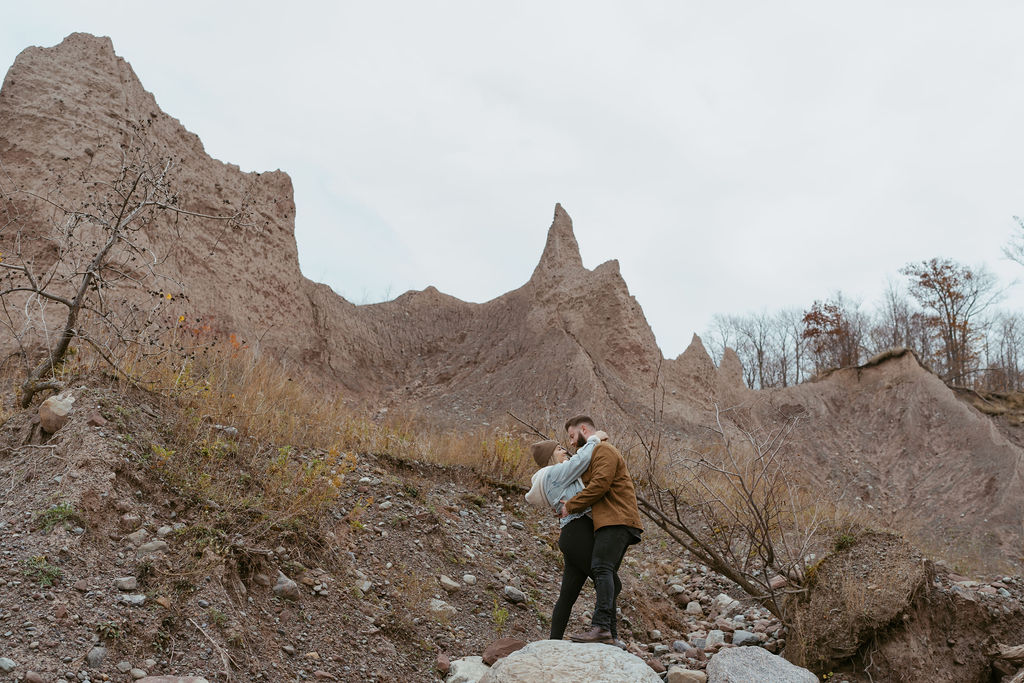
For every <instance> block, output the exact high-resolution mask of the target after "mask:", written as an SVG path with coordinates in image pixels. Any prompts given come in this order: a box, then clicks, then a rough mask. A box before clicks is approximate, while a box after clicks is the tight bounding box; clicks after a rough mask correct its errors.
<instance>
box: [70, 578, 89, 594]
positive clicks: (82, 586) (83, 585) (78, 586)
mask: <svg viewBox="0 0 1024 683" xmlns="http://www.w3.org/2000/svg"><path fill="white" fill-rule="evenodd" d="M72 588H74V589H75V590H76V591H78V592H79V593H85V592H86V591H88V590H89V582H88V581H86V580H85V579H79V580H78V581H75V583H74V585H73V586H72Z"/></svg>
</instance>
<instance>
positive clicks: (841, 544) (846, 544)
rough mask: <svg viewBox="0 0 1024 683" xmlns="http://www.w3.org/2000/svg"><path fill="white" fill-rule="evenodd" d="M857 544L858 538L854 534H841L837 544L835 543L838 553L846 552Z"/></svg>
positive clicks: (837, 537)
mask: <svg viewBox="0 0 1024 683" xmlns="http://www.w3.org/2000/svg"><path fill="white" fill-rule="evenodd" d="M856 542H857V537H856V536H854V535H853V534H839V535H838V536H836V542H835V549H836V552H837V553H838V552H840V551H841V550H846V549H847V548H850V547H852V546H853V544H854V543H856Z"/></svg>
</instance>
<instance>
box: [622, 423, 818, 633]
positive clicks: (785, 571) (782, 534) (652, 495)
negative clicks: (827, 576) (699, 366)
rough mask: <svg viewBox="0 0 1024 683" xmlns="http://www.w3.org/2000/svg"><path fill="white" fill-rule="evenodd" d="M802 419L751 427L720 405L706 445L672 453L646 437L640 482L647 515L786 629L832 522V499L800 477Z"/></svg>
mask: <svg viewBox="0 0 1024 683" xmlns="http://www.w3.org/2000/svg"><path fill="white" fill-rule="evenodd" d="M727 414H728V415H729V416H730V417H731V418H733V420H734V422H733V423H732V424H730V423H727V422H726V417H725V416H726V415H727ZM800 419H801V417H800V416H799V415H792V416H789V417H788V418H782V419H781V421H780V422H779V423H778V424H775V425H772V426H768V427H752V426H747V427H745V428H744V427H740V426H738V425H737V424H736V423H735V422H736V421H739V420H738V415H737V414H736V411H735V410H721V409H719V407H718V406H717V405H716V406H715V413H714V416H713V418H712V422H711V424H710V425H708V427H707V434H706V436H707V438H706V439H704V440H703V442H702V443H701V444H699V445H694V446H691V447H682V448H681V449H680V451H679V452H678V453H675V454H671V455H670V454H666V453H665V452H664V451H663V449H662V448H661V447H660V446H659V444H657V443H655V442H654V441H653V440H652V439H644V438H642V437H641V444H642V445H643V448H644V456H643V463H642V465H641V467H640V476H638V477H637V478H636V480H637V482H638V496H637V501H638V503H639V505H640V510H641V512H643V513H644V514H645V515H646V516H647V517H648V518H649V519H651V521H653V522H654V523H655V524H656V525H657V526H659V527H660V528H661V529H663V530H664V531H665V532H666V533H667V534H668V535H669V536H670V537H671V538H672V539H673V540H674V541H675V542H677V543H678V544H679V545H680V546H682V547H683V548H684V549H686V550H687V551H689V552H690V553H691V554H692V555H693V556H694V557H695V558H696V559H697V560H698V561H700V562H702V563H704V564H705V565H707V567H708V568H709V569H712V570H714V571H716V572H718V573H719V574H721V575H723V576H725V577H726V578H728V579H729V580H731V581H733V582H734V583H735V584H736V585H737V586H739V587H740V588H742V589H743V590H744V591H745V592H746V593H747V594H749V595H750V596H752V597H753V598H754V599H756V600H757V601H758V602H760V603H761V604H763V605H764V606H765V607H766V608H768V609H769V610H770V611H771V612H772V613H773V614H775V615H776V616H777V617H779V618H780V619H781V620H782V621H783V622H784V623H788V615H787V614H786V606H785V601H784V597H785V595H786V594H790V593H797V592H801V591H802V589H801V588H800V587H799V581H792V579H794V578H799V577H801V576H802V574H803V567H804V561H805V558H806V557H807V556H808V554H809V553H810V552H811V551H812V549H817V548H816V544H818V543H820V542H821V541H822V532H823V530H824V526H825V525H826V524H827V523H830V519H831V518H830V514H831V513H830V511H829V509H828V506H827V505H825V504H824V497H818V496H815V495H814V494H813V492H812V490H811V489H810V488H809V487H805V486H802V485H801V484H800V483H799V482H798V479H797V477H796V476H795V473H794V464H793V463H792V462H791V459H792V456H793V452H792V449H791V445H790V441H789V439H790V437H791V436H792V434H793V432H794V430H795V429H796V427H797V424H798V422H799V420H800ZM637 435H638V436H639V433H638V434H637ZM830 540H831V539H830Z"/></svg>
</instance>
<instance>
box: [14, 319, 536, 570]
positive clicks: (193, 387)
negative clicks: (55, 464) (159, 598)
mask: <svg viewBox="0 0 1024 683" xmlns="http://www.w3.org/2000/svg"><path fill="white" fill-rule="evenodd" d="M153 348H156V349H157V352H153V351H152V350H150V351H148V352H142V351H141V350H139V349H136V351H135V353H133V354H129V355H128V356H126V357H124V358H123V359H122V368H121V369H122V370H124V372H123V373H118V374H117V375H116V376H115V381H116V382H117V383H119V384H120V389H121V393H122V394H123V395H129V394H132V393H133V392H136V393H137V391H138V389H139V388H142V389H144V390H145V392H147V394H148V395H150V396H157V397H161V399H162V402H163V403H164V410H162V411H161V415H160V419H161V420H163V421H164V423H165V424H164V425H163V428H162V429H161V430H160V435H159V436H155V435H154V436H151V437H149V438H151V439H152V441H153V443H152V444H151V445H149V447H148V448H147V449H146V452H144V453H143V455H142V457H141V461H142V462H141V464H142V465H143V466H144V467H145V468H146V469H147V470H148V472H149V473H150V475H151V476H152V477H154V478H156V479H157V480H158V481H160V482H162V483H163V485H164V486H166V487H169V488H170V489H171V490H172V491H173V492H174V493H175V495H176V496H178V497H180V498H181V499H183V501H184V502H186V504H188V505H189V506H190V507H193V508H201V509H202V510H203V521H202V523H201V524H200V525H199V526H201V527H202V528H201V529H197V530H194V533H193V534H192V536H193V537H194V538H193V539H192V540H194V541H195V542H196V544H197V545H199V546H201V547H204V548H205V547H211V548H213V549H214V550H215V551H216V552H218V554H225V553H228V552H231V549H232V548H234V547H235V546H238V545H239V543H242V544H243V545H244V546H246V547H253V546H262V547H267V546H269V545H271V544H276V543H279V542H284V543H288V542H289V541H298V542H300V544H301V545H303V546H306V547H308V548H311V549H313V550H320V551H324V550H326V546H327V544H326V543H325V542H324V541H323V536H324V533H325V532H326V530H327V528H328V527H329V526H330V525H331V523H330V522H328V521H327V520H329V518H330V514H329V513H330V512H332V511H334V510H336V509H337V507H338V498H339V495H340V493H341V491H342V490H343V487H344V486H345V485H346V476H347V475H348V474H349V473H350V472H351V471H352V470H353V469H354V467H355V466H356V464H357V463H358V458H359V456H360V454H366V453H373V454H379V455H387V456H390V457H393V458H398V459H407V460H417V461H425V462H434V463H438V464H443V465H462V466H468V467H470V468H472V469H473V470H475V471H476V472H477V473H478V474H479V475H480V476H481V477H482V478H484V479H486V480H492V481H497V482H502V483H509V484H512V485H516V484H521V483H522V482H523V481H528V475H529V473H530V472H531V471H532V467H530V465H532V460H531V459H530V458H529V457H528V454H527V453H526V450H525V446H526V442H525V441H524V440H523V439H522V438H521V437H519V436H518V435H517V434H515V433H512V432H511V431H508V430H505V429H502V428H493V429H476V430H473V431H469V432H459V431H455V430H440V429H437V428H436V427H435V426H433V425H431V422H430V419H429V417H425V416H419V415H412V416H399V415H395V414H391V415H388V416H387V417H386V418H383V417H382V416H381V415H380V414H377V415H376V416H375V417H370V416H369V414H368V412H367V411H362V410H360V409H359V408H358V407H354V406H353V405H352V404H350V403H348V402H346V401H345V400H344V397H343V396H342V395H341V394H339V393H337V392H333V391H331V390H329V389H325V388H323V387H321V386H318V385H317V384H316V383H314V382H313V381H311V380H310V379H309V378H308V377H307V376H305V375H304V374H302V373H301V372H293V371H291V370H290V369H289V368H287V367H286V366H284V365H282V364H281V363H279V362H277V361H276V360H273V359H270V358H267V357H263V356H260V355H258V354H256V353H255V352H253V351H252V350H251V349H249V348H246V346H245V345H244V343H242V342H240V341H239V340H237V339H236V338H235V337H234V336H233V335H232V336H228V337H227V338H215V337H213V336H212V335H210V334H208V333H206V332H202V333H182V332H180V331H175V332H173V333H172V336H171V337H170V338H165V339H163V340H161V342H160V343H159V344H158V345H154V347H153ZM15 374H16V373H15ZM98 374H105V376H106V377H108V378H109V377H110V376H111V373H110V370H109V366H106V365H105V364H103V363H101V362H100V361H99V360H98V359H97V358H96V357H94V356H91V355H90V354H89V353H88V352H78V353H73V354H71V355H70V356H69V357H68V359H67V361H66V362H65V363H63V364H61V365H60V366H59V367H57V368H56V369H55V372H54V379H56V380H58V381H60V382H62V383H63V384H65V385H67V386H70V385H72V384H74V383H78V382H80V381H82V380H83V378H85V377H87V376H92V377H94V378H95V377H96V376H97V375H98ZM126 375H129V376H131V377H132V378H133V379H132V380H128V379H126ZM8 379H9V385H10V386H12V387H14V386H16V385H17V380H18V379H19V378H16V377H13V376H12V377H10V378H8ZM3 405H5V406H9V407H8V410H10V409H12V408H13V402H10V403H8V402H6V401H5V402H4V404H3ZM118 410H126V408H125V407H124V406H122V407H120V408H118ZM128 410H130V408H129V409H128ZM127 422H129V423H130V422H132V421H131V420H130V419H128V420H127ZM125 430H126V431H125V433H126V434H127V435H129V436H135V437H136V438H137V436H138V435H133V434H132V433H131V430H132V427H131V426H127V425H126V426H125ZM238 537H241V538H242V539H243V540H242V541H238Z"/></svg>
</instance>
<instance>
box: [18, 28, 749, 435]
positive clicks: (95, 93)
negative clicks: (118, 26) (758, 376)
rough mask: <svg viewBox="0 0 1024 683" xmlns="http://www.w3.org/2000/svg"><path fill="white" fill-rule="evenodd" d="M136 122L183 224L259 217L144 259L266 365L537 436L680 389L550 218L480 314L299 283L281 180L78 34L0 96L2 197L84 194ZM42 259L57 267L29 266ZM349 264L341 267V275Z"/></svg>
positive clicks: (617, 283) (456, 304)
mask: <svg viewBox="0 0 1024 683" xmlns="http://www.w3.org/2000/svg"><path fill="white" fill-rule="evenodd" d="M139 122H142V124H143V126H144V128H145V129H146V131H147V133H146V135H147V136H148V139H149V141H150V142H152V143H153V144H154V145H155V146H156V147H157V148H159V149H160V150H161V151H162V152H163V155H165V156H167V157H169V158H172V159H174V160H175V176H174V187H175V189H176V190H177V191H178V192H179V194H180V197H181V200H182V201H181V204H182V206H184V207H186V208H187V209H189V210H190V211H194V212H199V213H207V214H223V213H224V211H225V207H226V206H227V207H229V208H234V207H237V206H238V204H239V201H240V198H241V197H242V196H243V195H246V194H248V195H249V197H250V198H251V201H252V205H253V206H254V207H255V209H256V215H255V216H254V217H253V220H252V221H250V223H251V224H252V225H251V226H249V227H247V228H233V229H225V227H224V224H220V223H215V222H210V221H207V222H203V221H192V222H191V223H190V229H189V231H188V232H187V234H185V235H184V236H183V238H182V239H179V238H178V236H177V234H176V232H175V231H174V230H172V229H171V227H170V225H169V220H170V219H168V224H165V225H162V226H159V227H158V228H156V229H153V230H150V231H149V234H148V235H147V237H148V240H149V243H150V244H151V245H152V246H153V249H154V251H155V252H157V253H158V254H160V255H161V256H167V257H168V262H167V266H166V267H167V268H168V269H169V270H171V271H173V272H174V273H175V275H176V277H177V278H178V279H179V280H180V281H181V282H183V283H184V286H185V292H186V293H187V294H188V297H189V299H190V303H191V306H192V308H193V310H192V311H191V315H190V316H189V317H190V318H192V317H193V316H194V317H195V318H198V319H200V320H203V321H205V323H206V324H208V325H210V326H211V327H213V328H214V329H215V330H218V331H220V332H223V333H235V334H236V335H237V336H238V337H240V338H244V339H247V340H250V341H252V340H259V344H260V345H261V348H262V349H265V350H267V351H269V352H271V353H273V354H274V355H276V356H279V357H282V358H286V359H290V360H294V361H298V362H299V363H301V364H302V365H304V366H305V367H307V368H309V369H310V370H313V371H314V372H315V373H316V374H317V375H318V376H320V377H322V378H324V380H325V381H326V382H328V383H331V384H336V385H340V386H341V387H343V388H344V389H346V390H347V395H349V396H350V397H353V398H356V399H360V400H366V401H372V402H385V403H387V404H395V403H401V404H406V405H407V404H409V403H415V404H417V405H422V406H424V407H427V408H433V409H439V410H440V411H441V414H442V415H444V416H449V417H451V418H452V419H453V420H456V421H465V419H466V418H470V419H473V420H475V421H485V420H487V419H490V418H493V417H494V416H496V415H500V414H503V413H504V412H505V411H506V410H507V409H509V408H515V409H517V410H519V411H521V412H525V413H526V414H528V415H530V416H531V417H533V418H543V417H544V416H545V415H546V414H547V411H549V410H551V411H554V412H553V414H554V415H557V416H561V415H563V414H564V413H566V412H569V411H573V410H579V409H582V408H583V407H587V408H588V409H591V410H593V411H594V412H595V413H597V414H599V415H602V416H607V417H613V416H614V417H620V416H625V415H632V414H635V413H636V412H637V411H638V410H641V409H642V408H644V406H646V404H648V403H649V402H650V395H651V391H650V387H651V386H652V385H653V383H654V382H655V381H656V380H657V379H658V373H659V365H661V378H662V381H666V380H667V381H668V383H669V384H670V385H671V386H672V388H673V389H676V390H677V391H678V390H680V389H682V388H683V384H684V383H683V382H682V381H681V380H682V378H684V376H685V375H686V374H687V370H686V368H687V363H686V362H682V361H681V362H680V363H678V364H677V363H675V362H674V361H666V362H664V363H662V361H661V352H660V350H659V349H658V346H657V344H656V342H655V339H654V335H653V333H652V332H651V329H650V327H649V325H648V324H647V321H646V319H645V318H644V315H643V312H642V311H641V309H640V306H639V304H638V303H637V302H636V300H635V299H634V298H633V297H632V296H631V295H630V294H629V291H628V289H627V287H626V283H625V282H624V281H623V279H622V277H621V276H620V274H619V271H618V264H617V263H616V262H615V261H610V262H608V263H605V264H602V265H601V266H599V267H598V268H596V269H595V270H593V271H590V270H587V269H586V268H584V267H583V263H582V260H581V259H580V254H579V248H578V245H577V243H576V238H575V236H574V235H573V230H572V221H571V219H570V218H569V216H568V214H567V213H566V212H565V211H564V210H562V208H561V207H560V206H556V208H555V216H554V221H553V223H552V225H551V229H550V232H549V234H548V239H547V244H546V246H545V248H544V253H543V256H542V257H541V260H540V263H539V264H538V266H537V268H536V270H535V271H534V273H533V276H532V277H531V278H530V280H529V281H528V282H527V283H526V284H525V285H523V286H522V287H521V288H519V289H517V290H515V291H513V292H510V293H508V294H506V295H504V296H501V297H499V298H497V299H494V300H492V301H490V302H487V303H484V304H472V303H467V302H463V301H460V300H458V299H455V298H452V297H449V296H446V295H444V294H442V293H440V292H438V291H437V290H435V289H433V288H428V289H426V290H424V291H421V292H415V291H414V292H408V293H406V294H404V295H402V296H401V297H399V298H397V299H396V300H394V301H390V302H387V303H382V304H376V305H371V306H361V307H357V306H354V305H353V304H351V303H349V302H348V301H346V300H345V299H343V298H341V297H339V296H337V295H336V294H335V293H334V292H332V291H331V290H330V288H328V287H326V286H324V285H320V284H316V283H313V282H311V281H309V280H307V279H306V278H304V277H303V276H302V274H301V272H300V270H299V265H298V253H297V248H296V243H295V236H294V218H295V206H294V201H293V195H292V187H291V181H290V179H289V178H288V176H287V175H286V174H284V173H282V172H280V171H274V172H270V173H262V174H260V173H242V172H241V171H240V170H239V169H238V167H236V166H232V165H230V164H224V163H221V162H219V161H216V160H214V159H212V158H210V157H209V156H208V155H207V154H206V153H205V151H204V150H203V146H202V143H201V142H200V140H199V138H198V137H196V136H195V135H193V134H192V133H189V132H188V131H187V130H185V128H184V127H183V126H182V125H181V124H180V123H179V122H178V121H177V120H176V119H174V118H173V117H171V116H168V115H167V114H165V113H164V112H163V111H161V110H160V108H159V106H158V105H157V103H156V101H155V99H154V97H153V95H152V94H150V93H149V92H147V91H146V90H145V89H144V88H143V87H142V84H141V83H140V81H139V79H138V78H137V77H136V75H135V73H134V72H133V70H132V68H131V66H130V65H129V64H128V63H127V62H126V61H124V60H123V59H121V58H120V57H118V56H117V55H116V54H115V53H114V49H113V45H112V44H111V42H110V40H109V39H107V38H96V37H94V36H91V35H87V34H80V33H79V34H73V35H71V36H68V38H66V39H65V40H64V41H63V42H62V43H61V44H59V45H57V46H56V47H53V48H29V49H26V50H25V51H23V52H22V53H21V54H20V55H19V56H18V58H17V59H16V60H15V63H14V65H13V66H12V67H11V69H10V71H9V72H8V74H7V77H6V78H5V80H4V83H3V87H2V89H0V161H2V163H3V168H4V171H5V172H6V177H5V178H4V183H3V186H4V187H5V188H6V190H7V191H8V192H9V191H10V190H11V189H12V188H15V187H16V188H21V189H26V190H32V191H35V192H38V193H45V192H46V191H47V190H48V189H50V186H51V185H52V183H53V179H54V178H55V177H56V175H57V174H62V175H64V176H65V177H70V176H71V175H72V174H73V173H74V172H75V171H80V170H81V169H83V168H89V169H90V173H92V174H93V176H94V177H101V178H102V177H103V174H104V173H106V174H107V175H108V176H109V175H112V174H113V173H114V172H115V171H116V163H115V162H116V161H117V158H118V157H117V155H116V154H112V153H111V152H112V151H113V152H116V144H117V143H118V142H119V141H123V140H126V139H127V133H126V131H127V130H129V127H130V126H131V125H133V124H136V123H139ZM63 192H64V195H65V197H67V198H68V199H69V200H70V201H72V202H73V201H74V200H76V199H77V200H79V201H80V200H81V199H82V195H83V193H84V189H80V188H76V187H74V186H73V185H66V186H65V187H64V189H63ZM76 193H77V196H76ZM27 213H28V212H25V215H27ZM32 228H33V230H35V231H36V233H45V231H46V230H47V229H48V228H46V227H45V225H43V224H42V223H39V224H37V225H33V226H32ZM8 235H10V232H8ZM5 237H6V236H5ZM37 257H38V258H39V259H41V260H45V259H47V258H52V255H49V254H48V253H47V252H46V251H45V250H41V251H40V252H39V253H38V254H37ZM345 259H346V255H345V254H339V258H338V262H339V264H341V266H340V267H344V262H345ZM252 343H255V342H254V341H252ZM684 355H685V354H684ZM705 355H706V354H705ZM677 365H678V367H677ZM698 365H700V367H699V368H694V369H692V370H693V372H691V373H690V374H694V373H698V374H699V373H703V374H704V376H703V378H702V380H703V381H704V382H712V381H713V379H712V378H713V375H714V367H713V366H711V365H710V361H708V362H707V363H704V364H700V363H698ZM737 378H738V375H737ZM736 381H737V382H738V379H737V380H736ZM674 412H675V413H678V415H679V416H680V417H685V416H686V415H687V414H688V411H686V410H683V409H682V408H676V409H674ZM557 422H558V420H554V423H557Z"/></svg>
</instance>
